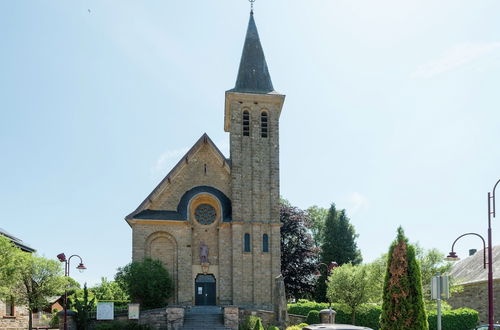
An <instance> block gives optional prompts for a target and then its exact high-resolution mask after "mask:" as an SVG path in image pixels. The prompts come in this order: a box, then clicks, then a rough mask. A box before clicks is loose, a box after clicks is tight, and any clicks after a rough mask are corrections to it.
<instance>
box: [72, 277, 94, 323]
mask: <svg viewBox="0 0 500 330" xmlns="http://www.w3.org/2000/svg"><path fill="white" fill-rule="evenodd" d="M69 305H70V306H71V308H72V309H75V310H76V319H75V321H76V328H77V329H78V330H87V329H88V328H89V325H90V312H91V311H92V310H93V309H94V307H95V298H89V290H88V289H87V283H85V284H84V286H83V292H82V294H81V297H80V295H79V293H78V292H75V294H74V295H73V296H72V297H71V298H70V299H69Z"/></svg>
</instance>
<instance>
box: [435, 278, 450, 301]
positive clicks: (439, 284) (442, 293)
mask: <svg viewBox="0 0 500 330" xmlns="http://www.w3.org/2000/svg"><path fill="white" fill-rule="evenodd" d="M438 298H440V299H448V298H450V285H449V281H448V276H446V275H441V276H434V277H433V278H432V281H431V299H434V300H437V299H438Z"/></svg>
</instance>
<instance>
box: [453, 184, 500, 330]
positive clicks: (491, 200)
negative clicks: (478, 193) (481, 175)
mask: <svg viewBox="0 0 500 330" xmlns="http://www.w3.org/2000/svg"><path fill="white" fill-rule="evenodd" d="M499 183H500V180H498V181H497V182H496V183H495V185H494V186H493V192H488V262H486V255H485V253H486V248H484V249H483V254H484V255H483V258H484V268H486V264H488V329H489V330H493V322H494V321H493V243H492V239H491V216H493V218H495V215H496V214H495V190H496V189H497V186H498V184H499ZM465 235H476V236H479V237H481V239H482V240H483V247H484V245H485V242H484V238H483V237H482V236H481V235H478V234H476V233H468V234H464V235H462V236H460V237H458V238H457V239H456V240H455V242H453V245H452V247H451V252H450V254H449V255H448V257H447V258H446V259H448V260H458V257H457V254H456V253H455V252H454V247H455V243H456V241H458V240H459V239H460V238H461V237H463V236H465Z"/></svg>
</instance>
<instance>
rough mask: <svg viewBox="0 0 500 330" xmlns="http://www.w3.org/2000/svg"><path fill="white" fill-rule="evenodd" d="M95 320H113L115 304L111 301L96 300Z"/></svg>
mask: <svg viewBox="0 0 500 330" xmlns="http://www.w3.org/2000/svg"><path fill="white" fill-rule="evenodd" d="M96 319H97V320H114V319H115V304H114V303H113V302H98V303H97V315H96Z"/></svg>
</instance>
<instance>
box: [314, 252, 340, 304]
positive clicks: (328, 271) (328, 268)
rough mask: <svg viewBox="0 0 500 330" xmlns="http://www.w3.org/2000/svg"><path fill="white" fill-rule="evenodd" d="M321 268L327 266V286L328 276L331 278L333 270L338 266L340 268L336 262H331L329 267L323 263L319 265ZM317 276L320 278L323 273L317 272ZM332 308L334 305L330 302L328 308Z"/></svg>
mask: <svg viewBox="0 0 500 330" xmlns="http://www.w3.org/2000/svg"><path fill="white" fill-rule="evenodd" d="M319 266H325V270H326V280H325V284H326V283H328V276H330V273H331V272H332V270H333V269H334V268H336V267H338V266H339V264H337V263H336V262H335V261H332V262H330V264H329V265H327V264H325V263H323V262H320V263H319V264H318V267H319ZM317 275H318V278H319V277H320V276H321V273H320V272H319V270H318V272H317ZM331 307H332V303H331V302H330V301H329V302H328V308H329V309H332V308H331Z"/></svg>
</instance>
